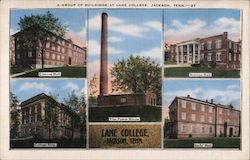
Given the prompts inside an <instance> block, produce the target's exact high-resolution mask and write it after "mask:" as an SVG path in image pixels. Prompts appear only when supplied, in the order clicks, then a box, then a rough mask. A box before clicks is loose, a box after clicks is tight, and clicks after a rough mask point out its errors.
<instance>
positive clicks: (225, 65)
mask: <svg viewBox="0 0 250 160" xmlns="http://www.w3.org/2000/svg"><path fill="white" fill-rule="evenodd" d="M165 54H167V55H165V57H167V59H166V60H167V61H168V62H169V63H173V64H189V65H193V64H199V65H201V66H203V67H211V65H212V63H214V64H215V65H216V67H217V68H222V69H237V68H240V62H241V42H240V41H239V42H235V41H232V40H230V39H229V38H228V34H227V32H224V33H223V34H220V35H214V36H210V37H206V38H196V39H193V40H188V41H183V42H179V43H176V44H171V45H170V46H169V49H166V51H165Z"/></svg>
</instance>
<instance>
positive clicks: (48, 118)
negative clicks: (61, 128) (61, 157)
mask: <svg viewBox="0 0 250 160" xmlns="http://www.w3.org/2000/svg"><path fill="white" fill-rule="evenodd" d="M43 124H44V126H46V127H47V128H48V131H49V139H51V134H52V133H53V131H52V129H53V128H55V127H57V125H58V114H57V113H56V111H55V108H53V107H52V105H49V103H48V104H47V105H45V118H44V121H43Z"/></svg>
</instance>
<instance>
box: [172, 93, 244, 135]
mask: <svg viewBox="0 0 250 160" xmlns="http://www.w3.org/2000/svg"><path fill="white" fill-rule="evenodd" d="M169 118H170V119H169V121H170V122H169V124H168V126H169V128H168V133H169V135H168V136H169V137H170V138H188V137H238V136H240V111H239V110H236V109H234V107H233V106H232V105H229V106H227V105H222V104H215V103H213V100H211V101H210V102H209V101H202V100H198V99H195V98H191V97H190V96H189V95H188V96H187V97H176V98H175V99H174V100H173V102H172V103H171V104H170V106H169Z"/></svg>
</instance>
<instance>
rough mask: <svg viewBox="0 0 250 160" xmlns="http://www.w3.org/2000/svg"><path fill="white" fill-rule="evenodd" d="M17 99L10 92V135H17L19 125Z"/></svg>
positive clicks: (13, 136) (12, 136)
mask: <svg viewBox="0 0 250 160" xmlns="http://www.w3.org/2000/svg"><path fill="white" fill-rule="evenodd" d="M18 103H19V101H18V99H17V96H15V95H14V94H13V93H12V92H10V137H11V138H15V137H18V128H19V125H20V121H19V114H20V110H19V109H18Z"/></svg>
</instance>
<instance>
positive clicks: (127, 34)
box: [88, 9, 163, 90]
mask: <svg viewBox="0 0 250 160" xmlns="http://www.w3.org/2000/svg"><path fill="white" fill-rule="evenodd" d="M103 12H106V13H107V14H108V65H109V69H110V68H111V66H112V65H113V63H114V62H116V61H118V59H122V58H125V59H126V58H128V57H129V56H130V55H131V54H133V55H140V56H145V57H150V58H151V60H153V61H155V62H156V63H158V64H161V57H162V49H161V40H162V36H161V33H162V17H163V12H162V10H146V9H145V10H143V9H140V10H133V9H119V10H115V9H110V10H107V9H105V10H103V9H98V10H95V9H93V10H89V20H88V29H89V30H88V39H89V40H88V77H90V78H91V77H93V75H94V74H95V75H96V76H97V78H98V79H99V72H100V38H101V14H102V13H103ZM97 86H99V85H97ZM109 90H110V83H109Z"/></svg>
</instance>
